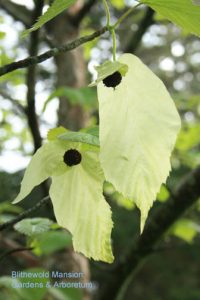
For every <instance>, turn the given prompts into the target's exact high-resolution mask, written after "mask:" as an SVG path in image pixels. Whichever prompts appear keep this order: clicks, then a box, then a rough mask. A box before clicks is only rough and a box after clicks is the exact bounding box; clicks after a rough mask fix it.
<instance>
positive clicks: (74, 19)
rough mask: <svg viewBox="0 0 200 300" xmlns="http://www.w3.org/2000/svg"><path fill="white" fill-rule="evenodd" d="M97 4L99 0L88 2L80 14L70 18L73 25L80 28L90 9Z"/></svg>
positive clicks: (89, 0)
mask: <svg viewBox="0 0 200 300" xmlns="http://www.w3.org/2000/svg"><path fill="white" fill-rule="evenodd" d="M96 3H97V0H88V1H87V2H86V3H85V4H84V5H83V7H82V9H81V10H80V11H79V13H78V14H77V15H76V16H74V17H71V18H70V21H71V23H72V24H73V25H74V26H77V27H78V26H79V25H80V23H81V21H82V20H83V19H84V17H85V16H86V15H87V14H88V12H89V11H90V9H91V8H92V6H93V5H94V4H96Z"/></svg>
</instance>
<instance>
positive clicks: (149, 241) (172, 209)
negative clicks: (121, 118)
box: [97, 166, 200, 300]
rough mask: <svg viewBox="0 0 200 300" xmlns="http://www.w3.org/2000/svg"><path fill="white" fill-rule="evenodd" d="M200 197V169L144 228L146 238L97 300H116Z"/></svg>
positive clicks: (119, 265) (112, 274) (122, 261)
mask: <svg viewBox="0 0 200 300" xmlns="http://www.w3.org/2000/svg"><path fill="white" fill-rule="evenodd" d="M199 196H200V166H199V167H198V168H196V169H195V170H193V171H192V172H191V173H189V174H188V175H187V176H186V177H185V178H184V179H183V181H182V182H181V183H180V185H179V186H178V188H177V189H176V191H175V193H174V194H173V198H170V199H169V200H168V201H166V202H165V203H164V204H163V205H162V206H161V207H160V209H158V211H157V212H156V213H155V215H154V216H152V218H151V219H150V220H149V222H148V224H147V225H146V226H145V229H144V232H143V234H142V235H141V236H140V237H139V238H138V240H137V241H136V242H135V244H134V246H133V247H132V248H131V249H130V251H129V254H128V255H127V256H126V257H123V258H121V259H120V260H119V262H118V263H117V264H116V266H115V267H114V269H113V270H112V271H111V272H110V277H109V278H108V280H107V281H106V283H105V285H104V286H102V287H100V290H99V291H98V295H97V299H103V300H114V299H116V296H117V294H118V293H119V291H120V289H121V288H122V286H123V284H124V282H125V280H126V279H127V278H128V277H129V276H130V275H131V273H132V272H133V271H135V270H137V269H138V267H140V266H141V263H142V262H143V260H144V258H146V257H147V256H148V255H150V254H151V253H153V252H154V248H155V246H156V244H157V243H158V242H159V241H160V239H161V238H162V237H163V235H164V234H165V233H166V231H167V230H168V229H169V228H170V227H171V226H172V225H173V223H174V222H175V221H177V220H178V219H179V218H180V217H181V215H182V214H183V213H184V212H185V211H186V210H187V209H188V208H190V207H191V206H192V205H193V204H194V203H195V202H196V201H197V200H198V198H199Z"/></svg>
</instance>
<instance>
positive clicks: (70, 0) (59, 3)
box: [22, 0, 76, 37]
mask: <svg viewBox="0 0 200 300" xmlns="http://www.w3.org/2000/svg"><path fill="white" fill-rule="evenodd" d="M75 2H76V0H54V2H53V4H52V5H51V6H50V7H49V8H48V10H47V11H46V12H45V13H44V14H43V15H42V16H41V17H39V19H38V21H37V22H36V23H35V24H34V25H33V27H32V28H30V29H28V30H25V31H24V32H23V33H22V37H25V36H26V35H28V34H29V33H30V32H32V31H35V30H37V29H39V28H40V27H42V26H43V25H44V24H45V23H47V22H48V21H50V20H51V19H53V18H55V17H56V16H57V15H58V14H60V13H61V12H62V11H64V10H65V9H67V8H68V7H70V6H71V5H73V4H74V3H75Z"/></svg>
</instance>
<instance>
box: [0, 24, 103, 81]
mask: <svg viewBox="0 0 200 300" xmlns="http://www.w3.org/2000/svg"><path fill="white" fill-rule="evenodd" d="M106 31H108V28H107V27H103V28H101V29H99V30H97V31H95V32H94V33H92V34H90V35H86V36H83V37H81V38H79V39H77V40H74V41H72V42H71V43H68V44H67V45H63V46H59V47H57V48H53V49H50V50H48V51H46V52H44V53H42V54H40V55H37V56H30V57H27V58H25V59H22V60H19V61H16V62H13V63H10V64H7V65H4V66H2V67H1V68H0V76H2V75H5V74H7V73H10V72H13V71H15V70H18V69H23V68H26V67H29V66H32V65H35V64H39V63H41V62H43V61H45V60H47V59H49V58H51V57H55V56H57V55H59V54H60V53H62V52H67V51H71V50H73V49H75V48H77V47H79V46H80V45H83V44H85V43H87V42H89V41H92V40H94V39H95V38H97V37H99V36H100V35H102V34H104V33H105V32H106Z"/></svg>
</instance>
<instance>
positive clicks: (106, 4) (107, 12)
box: [103, 0, 110, 28]
mask: <svg viewBox="0 0 200 300" xmlns="http://www.w3.org/2000/svg"><path fill="white" fill-rule="evenodd" d="M103 5H104V8H105V11H106V27H108V28H109V27H110V11H109V7H108V3H107V1H106V0H103Z"/></svg>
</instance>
